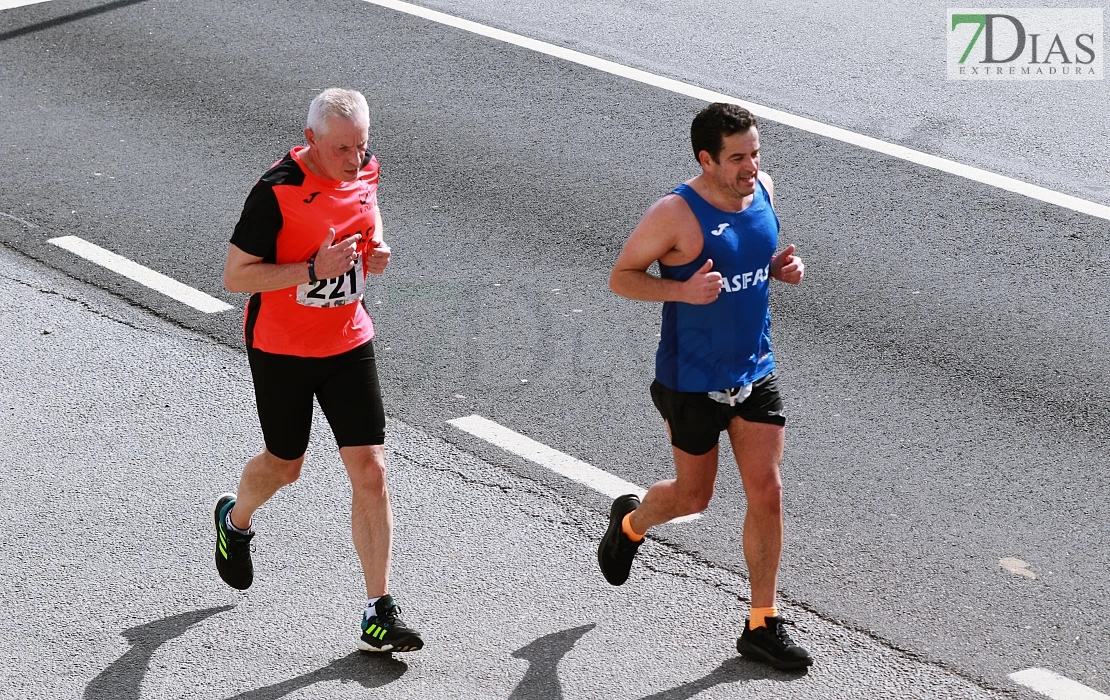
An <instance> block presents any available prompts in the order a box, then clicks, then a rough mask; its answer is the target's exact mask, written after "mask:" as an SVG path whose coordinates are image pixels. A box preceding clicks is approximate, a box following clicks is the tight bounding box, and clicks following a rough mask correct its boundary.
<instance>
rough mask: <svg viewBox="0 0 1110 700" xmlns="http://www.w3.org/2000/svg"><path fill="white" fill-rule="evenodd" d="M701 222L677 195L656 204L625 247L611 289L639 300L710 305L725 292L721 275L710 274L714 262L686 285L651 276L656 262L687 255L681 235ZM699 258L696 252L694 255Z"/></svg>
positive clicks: (610, 279) (704, 267) (615, 269)
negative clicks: (653, 264) (682, 245)
mask: <svg viewBox="0 0 1110 700" xmlns="http://www.w3.org/2000/svg"><path fill="white" fill-rule="evenodd" d="M691 222H693V225H694V226H697V220H696V219H695V218H694V215H693V213H692V212H691V211H690V210H689V207H687V206H686V205H685V203H684V202H683V201H682V199H681V198H679V197H677V196H671V197H664V198H663V199H660V200H659V201H658V202H656V203H655V204H653V205H652V206H651V208H650V209H648V210H647V213H645V214H644V218H643V219H641V220H640V223H639V224H638V225H637V226H636V228H635V230H633V231H632V235H631V236H629V238H628V241H626V242H625V244H624V249H623V250H621V253H620V255H619V256H617V261H616V262H615V263H614V264H613V271H612V273H610V275H609V289H611V290H613V292H614V293H615V294H619V295H620V296H622V297H627V298H628V299H635V300H637V301H682V302H686V303H689V304H708V303H710V302H712V301H714V300H715V299H716V298H717V295H718V294H720V292H721V284H722V283H721V274H720V273H719V272H710V270H711V269H712V266H713V261H712V260H707V261H706V263H705V265H702V268H701V269H700V270H698V271H697V272H696V273H694V275H693V276H692V277H690V279H688V280H686V281H685V282H679V281H677V280H667V279H661V278H659V277H656V276H654V275H652V274H649V273H648V271H647V269H648V268H649V267H651V264H652V263H653V262H655V261H656V260H661V259H662V258H664V257H667V256H668V254H674V256H675V257H694V256H687V255H686V253H688V252H689V251H684V250H682V249H681V237H680V235H679V233H680V232H681V231H682V230H684V227H689V226H690V225H691ZM694 255H696V253H695V254H694Z"/></svg>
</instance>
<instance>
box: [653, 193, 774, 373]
mask: <svg viewBox="0 0 1110 700" xmlns="http://www.w3.org/2000/svg"><path fill="white" fill-rule="evenodd" d="M674 194H677V195H678V196H680V197H682V198H683V199H684V200H685V201H686V203H687V204H688V205H689V206H690V209H691V210H693V212H694V216H696V217H697V220H698V223H699V224H700V225H701V230H702V239H703V241H704V245H703V246H702V250H701V253H700V254H699V255H698V257H697V258H695V259H694V260H692V261H691V262H689V263H687V264H685V265H674V266H672V265H663V264H662V263H660V265H659V271H660V274H661V276H662V277H663V279H673V280H678V281H680V282H684V281H686V280H688V279H690V277H691V276H692V275H693V274H694V273H695V272H697V271H698V270H699V269H700V268H701V266H702V265H703V264H705V261H706V259H709V258H712V260H713V268H712V271H715V272H719V273H721V276H722V278H723V283H724V286H723V287H722V289H721V294H720V296H718V297H717V300H716V301H714V302H712V303H710V304H687V303H684V302H674V301H668V302H665V303H664V304H663V326H662V329H661V331H660V334H659V349H658V350H657V351H656V354H655V378H656V380H658V381H659V383H660V384H662V385H664V386H666V387H667V388H669V389H672V390H674V391H686V392H711V391H721V390H724V389H731V388H734V387H740V386H744V385H746V384H751V383H752V382H754V381H756V380H758V379H761V378H763V377H765V376H767V375H768V374H770V373H771V372H772V371H774V369H775V358H774V355H772V354H771V313H770V306H769V304H768V301H769V292H770V263H771V257H772V256H773V255H774V253H775V248H776V247H777V246H778V238H779V219H778V216H776V215H775V210H774V208H773V207H772V206H771V201H770V197H769V196H768V194H767V190H766V189H765V188H764V187H763V182H762V181H758V185H757V186H756V190H755V196H754V198H753V199H752V203H751V204H750V205H749V206H748V207H747V208H746V209H744V210H743V211H740V212H728V211H722V210H720V209H718V208H716V207H714V206H713V205H711V204H710V203H709V202H707V201H705V199H704V198H702V196H701V195H699V194H698V193H697V192H696V191H695V190H694V188H692V187H690V186H689V185H687V184H682V185H679V186H678V187H676V188H675V189H674Z"/></svg>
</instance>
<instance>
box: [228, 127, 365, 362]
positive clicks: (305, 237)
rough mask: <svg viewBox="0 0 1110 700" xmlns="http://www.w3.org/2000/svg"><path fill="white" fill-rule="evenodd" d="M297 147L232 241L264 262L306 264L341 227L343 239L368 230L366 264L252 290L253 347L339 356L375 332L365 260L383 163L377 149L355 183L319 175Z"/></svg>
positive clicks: (247, 322) (262, 185)
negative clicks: (367, 304) (366, 299)
mask: <svg viewBox="0 0 1110 700" xmlns="http://www.w3.org/2000/svg"><path fill="white" fill-rule="evenodd" d="M305 148H307V147H306V146H301V147H299V148H294V149H292V150H291V151H289V153H288V154H287V155H286V156H285V157H284V158H282V159H281V160H279V161H278V162H277V163H274V165H273V166H272V167H271V168H270V169H269V170H267V171H266V173H265V174H264V175H263V176H262V177H261V178H260V179H259V180H258V182H257V183H256V184H255V186H254V188H253V189H252V190H251V193H250V194H249V195H248V196H247V201H246V204H244V205H243V213H242V215H241V216H240V217H239V223H238V224H236V225H235V232H234V233H233V234H232V236H231V242H232V243H233V244H235V245H236V246H237V247H238V248H239V249H240V250H242V251H243V252H244V253H247V254H248V255H254V256H256V257H260V258H262V261H263V262H267V263H276V264H278V265H285V264H289V263H298V262H305V261H307V260H308V259H309V258H311V257H312V256H314V255H315V254H316V251H317V250H319V248H320V244H321V243H322V242H323V241H324V238H325V237H326V236H327V234H328V229H330V228H334V229H335V241H336V242H337V243H338V242H339V241H341V240H343V239H345V238H348V237H350V236H353V235H356V234H362V239H361V241H360V242H359V244H358V253H359V260H361V261H362V262H361V263H360V264H356V265H355V267H354V268H353V269H352V270H351V271H350V272H348V273H347V274H346V275H344V276H342V277H338V278H335V279H333V280H320V281H319V282H316V283H305V284H302V285H299V286H297V287H289V288H286V289H279V290H276V291H272V292H258V293H255V294H252V295H251V298H250V301H249V302H248V303H247V309H246V312H245V314H244V320H243V335H244V339H245V340H246V342H247V347H249V348H254V349H257V350H261V351H263V352H269V353H274V354H278V355H295V356H298V357H331V356H332V355H338V354H340V353H343V352H346V351H348V350H352V349H354V348H356V347H358V346H360V345H362V344H364V343H366V342H367V341H369V340H370V339H371V338H373V337H374V324H373V322H372V321H371V320H370V314H368V313H366V309H365V308H363V305H362V290H363V288H364V287H365V280H366V264H365V258H366V254H367V251H368V250H369V249H370V240H371V239H373V238H375V237H376V235H375V234H377V232H376V231H375V230H374V221H375V210H376V209H377V207H378V160H377V158H375V157H374V156H373V155H371V154H370V153H367V154H366V157H365V158H364V159H363V161H362V167H361V168H360V169H359V173H358V178H357V179H355V180H352V181H350V182H344V181H339V180H325V179H323V178H320V177H317V176H316V175H313V174H312V173H311V172H310V171H309V170H308V168H307V167H305V165H304V163H303V162H302V161H301V159H300V155H301V153H302V152H303V151H304V150H305Z"/></svg>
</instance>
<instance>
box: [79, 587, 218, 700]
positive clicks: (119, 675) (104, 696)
mask: <svg viewBox="0 0 1110 700" xmlns="http://www.w3.org/2000/svg"><path fill="white" fill-rule="evenodd" d="M233 607H235V606H234V605H221V606H219V607H217V608H205V609H204V610H194V611H192V612H187V613H181V614H180V615H173V616H171V617H166V618H163V619H161V620H155V621H154V622H148V623H146V624H145V625H139V626H138V627H131V628H130V629H126V630H124V631H123V632H121V634H122V635H123V637H124V638H125V639H126V640H127V641H129V642H131V648H130V649H129V650H127V652H125V653H124V655H123V656H121V657H119V658H118V659H116V660H115V662H113V663H112V665H110V666H109V667H108V668H106V669H104V670H103V671H101V672H100V675H98V676H97V677H96V678H94V679H92V680H91V681H89V684H88V685H87V686H85V700H133V699H134V700H138V698H139V692H140V690H141V688H142V684H143V677H144V676H146V669H147V667H148V666H149V665H150V659H151V658H152V657H153V656H154V652H156V651H157V650H158V647H160V646H162V645H163V644H165V643H166V642H168V641H170V640H171V639H174V638H176V637H180V636H181V635H183V634H185V631H186V630H188V629H189V628H190V627H192V626H193V625H195V624H197V623H198V622H200V621H201V620H205V619H207V618H209V617H211V616H213V615H215V614H217V613H222V612H224V611H225V610H231V609H232V608H233Z"/></svg>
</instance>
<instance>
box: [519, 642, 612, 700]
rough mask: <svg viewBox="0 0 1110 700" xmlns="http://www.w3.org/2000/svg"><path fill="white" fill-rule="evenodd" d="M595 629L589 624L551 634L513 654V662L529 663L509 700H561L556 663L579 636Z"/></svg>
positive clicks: (572, 646) (557, 663)
mask: <svg viewBox="0 0 1110 700" xmlns="http://www.w3.org/2000/svg"><path fill="white" fill-rule="evenodd" d="M596 626H597V625H596V623H590V624H588V625H582V626H581V627H574V628H571V629H568V630H563V631H562V632H552V633H551V634H549V635H546V636H543V637H540V638H539V639H537V640H536V641H534V642H532V643H531V644H528V645H527V646H523V647H521V648H519V649H517V650H516V651H514V652H513V658H515V659H526V660H528V661H529V662H531V663H530V664H529V665H528V671H527V672H525V674H524V678H521V679H520V683H518V684H517V686H516V688H515V689H514V690H513V694H512V695H510V696H509V700H540V699H542V700H562V697H563V687H562V685H560V684H559V670H558V666H559V661H560V660H562V658H563V657H564V656H566V655H567V652H569V651H570V650H571V649H573V648H574V645H575V644H576V643H577V642H578V640H579V639H581V638H582V635H584V634H586V633H587V632H589V631H590V630H592V629H593V628H594V627H596Z"/></svg>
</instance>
